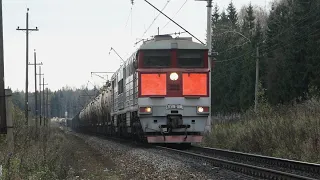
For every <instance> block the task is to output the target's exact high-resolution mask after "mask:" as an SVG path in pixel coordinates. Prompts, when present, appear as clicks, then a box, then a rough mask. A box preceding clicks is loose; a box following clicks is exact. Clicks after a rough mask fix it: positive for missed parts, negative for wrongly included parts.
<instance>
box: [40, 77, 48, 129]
mask: <svg viewBox="0 0 320 180" xmlns="http://www.w3.org/2000/svg"><path fill="white" fill-rule="evenodd" d="M41 85H42V97H43V98H42V99H43V113H42V114H43V125H46V117H45V114H46V98H45V96H44V86H46V85H48V84H44V77H43V78H42V84H41ZM40 88H41V86H40ZM40 96H41V95H40ZM40 125H41V123H40Z"/></svg>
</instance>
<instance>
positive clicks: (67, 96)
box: [13, 87, 98, 118]
mask: <svg viewBox="0 0 320 180" xmlns="http://www.w3.org/2000/svg"><path fill="white" fill-rule="evenodd" d="M97 93H98V91H97V90H96V89H88V88H85V87H82V88H80V89H72V88H70V87H63V88H62V89H61V90H58V91H51V90H48V100H49V103H48V104H49V112H48V113H49V117H65V112H68V117H69V118H72V117H74V116H75V115H76V114H77V113H78V112H80V111H81V109H82V108H83V106H85V105H86V104H87V103H88V102H89V101H90V99H91V98H93V97H95V96H96V95H97ZM46 96H47V93H46V91H45V98H47V97H46ZM41 99H42V105H43V95H42V93H41ZM24 100H25V93H24V92H23V91H15V92H13V103H14V105H15V106H16V107H18V108H20V109H21V110H24V109H25V102H24ZM28 101H29V111H30V115H35V98H34V93H29V98H28ZM38 106H39V94H38ZM38 109H39V108H38Z"/></svg>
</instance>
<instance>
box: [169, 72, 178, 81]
mask: <svg viewBox="0 0 320 180" xmlns="http://www.w3.org/2000/svg"><path fill="white" fill-rule="evenodd" d="M178 78H179V75H178V74H177V73H176V72H173V73H171V74H170V79H171V80H172V81H176V80H178Z"/></svg>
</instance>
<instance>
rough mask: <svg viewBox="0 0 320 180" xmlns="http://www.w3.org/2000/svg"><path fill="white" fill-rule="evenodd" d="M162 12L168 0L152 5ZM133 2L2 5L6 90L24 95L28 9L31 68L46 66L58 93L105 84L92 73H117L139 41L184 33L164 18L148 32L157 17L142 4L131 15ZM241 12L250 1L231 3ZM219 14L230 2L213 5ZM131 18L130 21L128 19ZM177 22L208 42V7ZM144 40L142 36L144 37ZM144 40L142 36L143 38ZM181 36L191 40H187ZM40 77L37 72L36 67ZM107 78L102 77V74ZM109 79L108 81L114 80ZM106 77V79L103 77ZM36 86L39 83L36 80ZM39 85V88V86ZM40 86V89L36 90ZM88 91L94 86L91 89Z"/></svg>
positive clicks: (194, 5) (30, 0) (36, 0)
mask: <svg viewBox="0 0 320 180" xmlns="http://www.w3.org/2000/svg"><path fill="white" fill-rule="evenodd" d="M149 1H150V2H151V3H152V4H154V5H155V6H156V7H158V8H159V9H162V8H163V7H164V6H165V4H166V3H167V1H168V0H149ZM270 1H271V0H252V1H251V2H252V4H253V5H259V6H262V7H265V6H266V8H268V7H269V2H270ZM130 2H131V0H90V1H88V0H51V1H49V0H3V18H4V53H5V55H4V56H5V84H6V87H8V86H9V87H11V88H12V90H16V89H19V90H24V89H25V56H26V55H25V54H26V52H25V46H26V40H25V32H23V31H17V30H16V28H17V26H20V28H25V26H26V22H25V21H26V20H25V19H26V9H27V7H28V8H30V13H29V17H30V25H29V27H30V28H35V27H36V26H37V27H38V28H39V31H38V32H31V33H30V36H29V37H30V39H29V41H30V43H29V62H31V63H33V62H34V56H33V50H34V49H36V50H37V60H38V62H43V64H44V65H43V66H42V72H43V73H44V74H45V81H46V82H45V83H48V84H49V86H48V87H49V88H50V89H52V90H57V89H59V88H62V87H63V86H65V85H68V86H70V87H80V86H81V85H87V83H88V81H91V82H92V83H94V84H100V85H101V83H102V82H103V79H101V78H99V77H97V76H92V77H91V73H90V72H92V71H112V72H113V71H115V70H116V69H117V68H118V67H119V65H120V62H121V61H120V59H119V58H118V57H117V56H116V54H115V53H114V52H111V54H110V55H109V50H110V48H111V47H113V48H114V49H115V50H116V51H117V52H118V53H119V54H120V56H122V57H123V58H127V57H128V56H129V55H130V54H131V53H132V52H133V51H134V50H135V49H136V48H137V47H138V46H136V47H134V42H135V41H136V39H140V38H141V37H143V38H148V37H150V36H152V35H155V34H156V33H157V27H160V33H173V32H181V31H183V30H182V29H180V28H179V27H177V26H176V25H175V24H173V23H171V22H170V23H169V24H168V25H167V26H166V27H165V28H163V27H164V26H165V25H166V24H167V22H168V20H167V19H166V18H165V17H164V16H162V15H160V16H159V17H158V18H157V19H156V21H155V22H154V24H153V25H152V26H151V27H150V29H149V30H148V31H147V32H146V33H145V34H144V32H145V31H146V29H147V28H148V27H149V26H150V24H151V23H152V21H153V20H154V18H155V17H156V16H157V15H158V12H157V11H156V10H155V9H153V8H152V7H151V6H149V5H148V4H147V3H146V2H144V0H135V3H134V6H133V9H132V14H131V15H130V16H129V14H130V8H131V3H130ZM184 2H185V0H171V1H170V2H169V3H168V5H167V7H166V8H165V10H164V12H165V13H166V14H167V15H169V16H171V17H172V16H174V15H175V14H176V12H177V11H178V9H179V8H180V7H181V6H182V4H184ZM233 2H234V4H235V6H236V8H237V9H240V8H241V6H243V5H247V4H249V3H250V0H233ZM214 3H217V4H218V6H219V7H220V10H222V9H223V8H226V7H227V5H228V4H229V3H230V0H217V1H214ZM128 17H130V18H128ZM174 20H175V21H177V22H178V23H180V25H182V26H183V27H185V28H186V29H188V30H189V31H190V32H191V33H193V34H194V35H195V36H196V37H198V38H199V39H201V40H202V41H204V39H205V32H206V2H199V1H194V0H188V1H187V3H186V4H185V5H184V7H183V8H182V9H181V10H180V12H179V13H178V14H177V15H176V16H175V17H174ZM143 34H144V35H143ZM142 35H143V36H142ZM182 36H187V34H183V35H182ZM37 71H38V67H37ZM102 75H103V74H102ZM110 76H111V74H110V75H109V78H110ZM105 77H106V76H105ZM37 81H38V78H37ZM38 83H39V82H38ZM38 83H37V84H38ZM88 87H89V88H92V85H90V83H89V86H88ZM29 91H34V66H29Z"/></svg>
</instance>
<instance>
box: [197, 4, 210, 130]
mask: <svg viewBox="0 0 320 180" xmlns="http://www.w3.org/2000/svg"><path fill="white" fill-rule="evenodd" d="M197 1H207V47H208V51H209V52H208V54H209V55H208V57H209V67H210V72H209V78H208V80H209V102H210V104H209V105H210V107H211V99H212V98H211V74H212V63H213V62H212V43H211V42H212V34H211V32H212V21H211V17H212V0H197ZM211 112H212V109H210V111H209V116H208V120H207V132H211V116H212V113H211Z"/></svg>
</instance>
